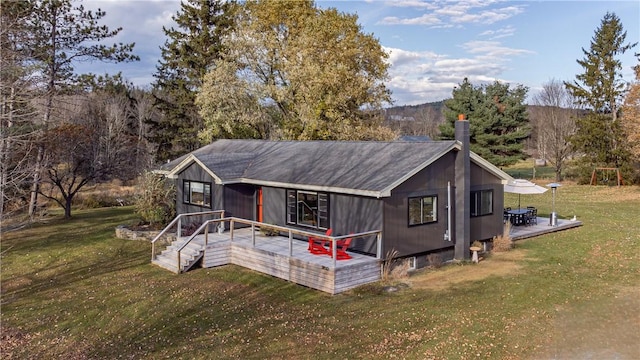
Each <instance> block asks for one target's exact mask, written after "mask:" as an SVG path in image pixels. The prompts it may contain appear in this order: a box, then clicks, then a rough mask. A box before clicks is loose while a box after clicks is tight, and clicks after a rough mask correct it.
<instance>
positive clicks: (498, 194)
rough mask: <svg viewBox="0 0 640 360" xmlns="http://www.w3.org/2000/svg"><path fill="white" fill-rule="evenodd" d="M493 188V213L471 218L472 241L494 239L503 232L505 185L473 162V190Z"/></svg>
mask: <svg viewBox="0 0 640 360" xmlns="http://www.w3.org/2000/svg"><path fill="white" fill-rule="evenodd" d="M489 189H491V190H493V214H491V215H484V216H478V217H472V218H471V241H472V242H473V241H475V240H487V239H492V238H493V237H494V236H496V235H498V234H502V227H503V223H502V212H503V208H502V206H503V204H504V185H502V182H501V180H500V179H499V178H497V177H496V176H495V175H492V174H491V173H489V172H488V171H486V170H484V169H483V168H481V167H480V166H478V165H475V164H473V163H471V191H478V190H489Z"/></svg>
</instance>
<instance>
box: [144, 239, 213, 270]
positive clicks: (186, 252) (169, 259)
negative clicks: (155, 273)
mask: <svg viewBox="0 0 640 360" xmlns="http://www.w3.org/2000/svg"><path fill="white" fill-rule="evenodd" d="M188 239H189V238H188V237H182V238H180V239H178V240H175V241H173V242H172V243H171V245H169V246H168V247H167V248H166V249H165V250H163V251H162V252H161V253H160V254H158V255H157V256H156V258H155V259H153V260H152V263H153V264H155V265H158V266H160V267H162V268H164V269H167V270H169V271H172V272H174V273H176V274H180V273H182V272H185V271H187V270H189V269H191V267H193V265H195V264H196V263H197V262H198V260H200V259H201V258H202V256H203V255H204V244H203V243H202V242H200V241H197V240H193V241H191V242H189V243H188V244H187V245H186V246H185V247H184V248H183V249H182V251H181V253H180V269H178V249H180V248H181V247H182V246H183V245H184V243H185V242H186V241H187V240H188Z"/></svg>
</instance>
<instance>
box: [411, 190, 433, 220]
mask: <svg viewBox="0 0 640 360" xmlns="http://www.w3.org/2000/svg"><path fill="white" fill-rule="evenodd" d="M425 198H431V199H432V206H433V213H434V214H433V216H432V219H433V220H431V221H424V199H425ZM412 199H419V200H420V222H416V223H411V200H412ZM437 222H438V195H435V194H429V195H420V196H410V197H409V198H408V199H407V224H408V226H409V227H413V226H421V225H428V224H433V223H437Z"/></svg>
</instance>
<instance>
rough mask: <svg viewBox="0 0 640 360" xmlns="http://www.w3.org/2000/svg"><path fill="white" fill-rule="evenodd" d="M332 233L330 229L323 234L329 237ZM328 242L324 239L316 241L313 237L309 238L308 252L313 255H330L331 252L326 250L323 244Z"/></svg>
mask: <svg viewBox="0 0 640 360" xmlns="http://www.w3.org/2000/svg"><path fill="white" fill-rule="evenodd" d="M332 232H333V230H332V229H327V231H326V232H325V233H324V234H325V235H326V236H331V233H332ZM327 242H328V240H326V239H318V238H315V237H313V236H309V248H308V250H309V252H310V253H312V254H315V255H324V254H328V255H331V250H327V248H326V247H325V244H326V243H327Z"/></svg>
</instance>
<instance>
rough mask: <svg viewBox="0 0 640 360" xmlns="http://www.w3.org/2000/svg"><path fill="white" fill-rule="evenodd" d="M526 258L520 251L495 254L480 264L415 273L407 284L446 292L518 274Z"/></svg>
mask: <svg viewBox="0 0 640 360" xmlns="http://www.w3.org/2000/svg"><path fill="white" fill-rule="evenodd" d="M526 257H527V253H526V251H525V250H520V249H516V250H511V251H507V252H502V253H495V254H491V257H490V258H489V259H486V260H481V261H480V262H479V263H478V264H467V265H455V264H452V265H446V266H443V267H442V268H439V269H425V270H422V271H419V272H417V273H414V274H413V275H412V276H411V277H409V279H407V280H406V282H407V283H409V285H410V286H411V287H413V288H419V289H428V290H446V289H449V288H451V287H452V286H455V285H459V284H461V283H465V282H470V281H480V280H483V279H486V278H488V277H490V276H508V275H513V274H516V273H517V272H518V271H520V269H521V268H522V260H523V259H525V258H526Z"/></svg>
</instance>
